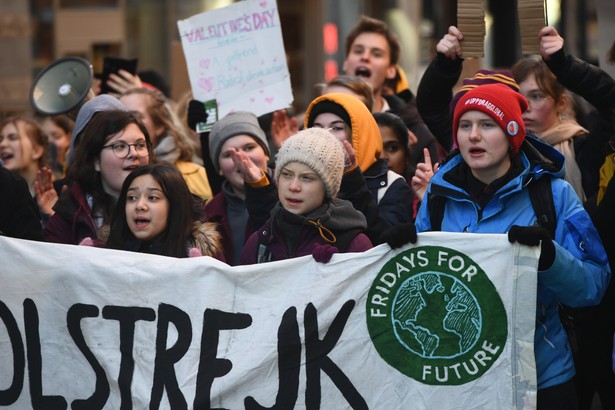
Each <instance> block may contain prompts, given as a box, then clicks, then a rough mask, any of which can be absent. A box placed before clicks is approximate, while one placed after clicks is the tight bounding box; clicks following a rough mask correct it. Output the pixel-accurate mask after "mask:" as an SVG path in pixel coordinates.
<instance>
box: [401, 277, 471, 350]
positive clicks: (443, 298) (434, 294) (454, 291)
mask: <svg viewBox="0 0 615 410" xmlns="http://www.w3.org/2000/svg"><path fill="white" fill-rule="evenodd" d="M391 313H392V314H391V319H392V322H393V329H394V332H395V335H396V337H397V340H398V341H399V343H400V344H401V345H403V346H404V347H405V348H406V349H408V350H409V351H411V352H413V353H415V354H417V355H419V356H420V357H423V358H447V359H450V358H455V357H457V356H460V355H463V354H465V353H467V352H468V351H469V350H471V349H472V348H473V347H474V346H475V345H476V343H477V342H478V340H479V337H480V333H481V327H482V317H481V310H480V306H479V304H478V301H477V300H476V298H475V296H474V295H473V294H472V292H471V291H470V290H469V289H468V288H467V287H466V286H465V285H464V284H463V283H462V282H461V281H460V280H459V279H457V278H455V277H453V276H451V275H448V274H444V273H441V272H423V273H420V274H418V275H416V276H413V277H411V278H409V279H407V280H406V281H404V282H403V283H402V284H401V286H400V287H399V289H398V291H397V294H396V295H395V298H394V300H393V310H392V312H391Z"/></svg>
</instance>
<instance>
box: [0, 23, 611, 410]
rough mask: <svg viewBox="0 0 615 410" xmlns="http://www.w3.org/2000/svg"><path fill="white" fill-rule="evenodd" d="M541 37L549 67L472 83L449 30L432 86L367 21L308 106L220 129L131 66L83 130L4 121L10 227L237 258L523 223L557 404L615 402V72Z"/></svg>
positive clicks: (86, 107) (74, 124)
mask: <svg viewBox="0 0 615 410" xmlns="http://www.w3.org/2000/svg"><path fill="white" fill-rule="evenodd" d="M536 36H537V38H538V39H539V41H540V57H539V58H529V57H527V58H523V59H521V60H519V61H518V62H517V63H516V64H514V65H513V66H512V67H510V68H509V69H508V70H501V71H492V70H489V69H481V70H479V71H477V72H476V73H474V74H473V75H472V76H471V77H468V78H463V79H462V78H460V76H461V72H462V65H463V61H464V56H463V33H462V32H461V31H460V30H459V29H457V28H456V27H450V28H449V29H448V31H447V33H445V34H444V35H443V37H442V38H441V40H440V41H439V42H438V44H437V46H436V51H437V53H436V55H435V57H434V59H433V60H432V62H431V63H430V65H429V66H428V68H427V70H426V71H425V73H424V75H423V76H422V78H421V81H420V84H419V85H418V91H417V93H416V95H414V94H413V93H412V91H410V89H409V87H408V84H407V82H406V80H405V78H406V77H405V73H404V72H403V70H402V69H401V67H399V65H398V61H399V57H400V50H401V47H400V44H399V41H398V39H397V37H396V36H395V34H394V33H393V32H392V31H391V30H390V29H389V27H388V26H387V25H386V24H385V23H384V22H382V21H380V20H376V19H373V18H369V17H362V18H361V20H360V21H359V22H358V23H357V25H356V26H355V27H354V28H353V30H352V31H351V32H350V33H349V34H348V36H347V38H346V47H345V51H346V58H345V61H344V65H343V69H344V75H340V76H338V77H336V78H334V79H332V80H331V81H329V82H328V83H326V84H322V87H321V88H322V95H320V96H319V97H317V98H315V99H314V100H313V101H312V102H311V103H310V104H309V107H308V108H307V111H306V112H305V113H304V114H302V117H300V116H294V115H292V111H291V110H290V109H289V110H281V111H277V112H275V113H270V114H268V115H265V116H262V117H260V118H259V117H257V116H256V115H255V114H254V113H252V112H247V111H237V112H232V113H230V114H228V115H226V116H225V117H223V118H221V119H219V120H218V121H217V122H216V123H215V124H214V125H213V128H212V130H211V132H206V133H202V134H201V135H198V134H197V133H196V132H195V131H194V127H195V124H196V123H198V122H202V121H205V120H206V119H207V114H206V111H205V109H204V106H203V104H202V102H199V101H195V100H192V101H190V102H189V103H187V102H186V101H184V103H183V104H177V103H176V102H174V101H172V100H170V99H169V97H168V96H167V95H168V87H166V85H164V84H161V85H158V86H157V85H156V84H148V83H146V82H145V81H144V80H143V79H142V78H139V76H138V75H131V74H129V73H127V72H122V71H120V73H119V74H118V75H114V76H112V77H111V80H110V82H109V84H108V85H109V87H110V88H111V89H112V90H114V91H115V93H114V94H113V95H110V94H103V95H98V96H96V97H94V98H92V99H90V100H88V101H87V102H85V103H84V104H83V106H82V107H81V108H80V110H79V112H78V114H77V117H76V119H75V121H72V120H71V119H70V118H68V116H67V115H59V116H41V115H33V116H30V115H27V114H23V115H18V116H10V117H7V118H3V119H2V121H1V122H0V160H1V162H2V165H1V166H0V190H1V193H2V198H3V199H2V201H0V202H1V203H0V206H1V212H0V234H2V235H6V236H13V237H16V238H21V239H30V240H38V241H41V240H44V241H48V242H59V243H65V244H72V245H82V246H96V247H106V248H112V249H121V250H125V251H133V252H144V253H155V254H160V255H166V256H172V257H204V256H209V257H214V258H217V259H219V260H221V261H223V262H226V263H227V264H229V265H239V264H253V263H266V262H268V261H273V260H280V259H287V258H294V257H299V256H305V255H312V256H313V257H314V259H316V261H318V262H322V263H327V262H328V261H329V260H330V259H331V258H332V256H333V255H334V254H335V253H337V252H362V251H366V250H368V249H370V248H371V247H373V246H376V245H379V244H384V243H386V244H388V245H389V246H391V247H393V248H397V247H400V246H403V245H405V244H407V243H415V242H416V240H417V232H423V231H430V230H431V231H447V232H468V233H499V234H507V235H508V238H509V240H510V242H519V243H522V244H525V245H530V246H540V248H541V254H540V260H539V266H538V271H539V272H538V295H537V300H536V303H537V318H536V321H537V324H536V332H535V356H536V362H537V376H538V389H539V390H538V407H539V408H540V409H589V408H590V407H591V405H592V401H593V400H594V397H595V396H596V395H597V396H598V397H599V400H600V402H601V404H602V406H603V408H605V409H606V408H615V374H614V373H613V369H612V360H611V354H612V352H613V335H614V332H615V315H613V313H612V312H613V311H614V309H613V308H614V307H615V306H614V305H615V295H613V286H612V285H610V272H611V269H610V266H613V262H614V260H615V259H614V258H615V244H614V241H613V236H614V235H615V221H614V219H615V212H613V209H615V204H613V202H615V183H614V182H613V178H612V177H613V172H614V171H615V162H614V161H615V138H614V137H613V136H612V135H613V132H614V131H615V80H613V79H612V78H611V77H609V75H608V74H606V73H605V72H604V71H603V70H601V69H600V68H599V67H596V66H593V65H591V64H589V63H587V62H584V61H581V60H579V59H577V58H575V57H573V56H571V55H568V54H566V52H565V48H564V40H563V38H562V37H561V36H560V35H559V34H558V33H557V31H556V30H555V29H554V28H553V27H544V28H543V29H542V30H541V31H540V32H539V33H536ZM581 98H582V100H581V101H582V105H581V106H582V107H584V109H579V104H574V103H575V101H579V100H580V99H581ZM275 153H277V155H276V154H275ZM533 186H540V189H541V190H542V191H543V194H546V195H548V196H549V197H550V198H551V199H552V208H553V209H552V210H551V211H552V212H551V214H550V215H549V217H548V218H541V216H542V215H540V212H538V210H537V209H536V206H535V205H534V203H533V202H532V201H533V200H532V195H534V194H533V193H532V189H533V188H532V187H533ZM544 219H546V221H545V220H544ZM553 219H554V220H553Z"/></svg>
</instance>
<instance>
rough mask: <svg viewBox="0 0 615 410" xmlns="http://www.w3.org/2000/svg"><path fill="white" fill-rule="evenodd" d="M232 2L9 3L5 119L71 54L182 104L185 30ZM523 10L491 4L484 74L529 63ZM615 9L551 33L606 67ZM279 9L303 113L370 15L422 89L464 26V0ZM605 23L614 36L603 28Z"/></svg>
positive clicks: (564, 19)
mask: <svg viewBox="0 0 615 410" xmlns="http://www.w3.org/2000/svg"><path fill="white" fill-rule="evenodd" d="M540 1H541V2H542V0H540ZM232 2H233V1H232V0H28V1H23V0H2V2H1V3H0V56H1V57H0V61H1V62H0V112H9V111H21V110H26V109H29V108H30V107H29V100H28V91H29V88H30V84H31V82H32V79H33V78H34V77H35V75H36V74H37V72H39V71H40V70H41V69H43V68H44V67H45V66H46V65H47V64H49V63H51V62H52V61H54V60H55V59H58V58H60V57H64V56H68V55H75V56H81V57H84V58H86V59H88V60H89V61H90V62H91V63H92V65H93V68H94V71H95V72H96V73H98V72H101V71H102V62H103V59H104V57H105V56H120V57H125V58H138V60H139V70H145V69H150V70H154V71H156V72H158V73H160V74H161V75H162V76H164V77H165V78H166V79H167V80H168V83H169V84H170V88H171V97H172V98H173V99H178V98H179V97H180V96H181V95H182V94H184V93H185V92H186V91H188V90H189V88H190V85H189V81H188V75H187V71H186V67H185V62H184V57H183V53H182V49H181V43H180V40H179V35H178V29H177V21H178V20H181V19H186V18H188V17H191V16H193V15H195V14H198V13H202V12H204V11H208V10H212V9H215V8H219V7H223V6H226V5H228V4H230V3H232ZM515 3H516V2H514V1H501V0H486V6H485V7H486V10H487V17H486V24H487V28H488V35H487V40H486V46H485V47H486V49H485V57H484V59H482V60H477V61H475V62H473V64H474V65H475V66H476V69H477V68H478V66H485V67H491V68H493V67H498V68H503V67H508V66H510V65H512V64H513V63H514V62H515V61H516V59H517V58H519V57H520V56H521V52H520V45H519V33H518V31H519V30H518V28H517V25H516V18H511V16H515V15H516V6H515ZM614 3H615V2H612V1H611V0H548V1H547V5H548V14H549V24H550V25H554V26H555V27H556V28H557V29H558V31H560V33H561V34H562V35H563V37H564V38H565V39H566V49H567V51H568V52H570V53H572V54H574V55H576V56H578V57H580V58H582V59H585V60H588V61H590V62H592V63H595V64H598V63H599V62H601V63H603V56H604V54H605V50H606V49H607V48H608V47H609V46H610V44H611V43H612V42H613V40H614V39H615V34H614V33H613V31H612V30H615V28H608V27H607V26H615V25H614V24H612V23H613V21H615V12H613V10H612V9H613V8H615V6H613V5H612V4H614ZM277 4H278V9H279V14H280V20H281V23H282V32H283V36H284V43H285V49H286V55H287V58H288V65H289V70H290V73H291V81H292V85H293V92H294V96H295V106H296V107H295V108H297V109H298V110H303V109H304V108H305V107H306V105H307V103H308V102H309V101H310V100H311V99H312V98H313V97H315V96H316V93H317V91H316V88H315V84H317V83H320V82H322V81H324V80H326V79H327V78H330V77H332V76H334V75H335V74H337V73H338V71H341V65H342V61H343V58H344V38H345V36H346V34H347V33H348V31H349V30H350V29H351V28H352V27H353V26H354V24H355V23H356V21H357V19H358V18H359V17H360V16H361V15H362V14H366V15H369V16H372V17H376V18H380V19H383V20H386V21H387V22H388V23H389V24H390V25H391V26H392V27H393V28H394V30H395V31H396V32H397V34H398V35H399V36H400V39H401V42H402V46H403V50H402V61H401V65H402V67H403V68H404V69H405V71H406V73H407V74H408V77H409V80H410V86H411V88H412V89H413V90H416V86H417V85H418V81H419V79H420V75H421V74H422V72H423V70H424V68H425V66H426V65H427V64H428V63H429V61H430V59H431V58H432V57H433V53H434V48H435V44H436V43H437V41H438V39H440V38H441V37H442V35H443V34H444V33H445V32H446V30H447V28H448V26H450V25H452V24H456V10H457V2H456V1H455V0H277ZM597 10H600V13H598V12H597ZM600 18H602V19H603V24H601V25H600V27H603V28H604V29H599V24H598V23H599V19H600ZM604 21H606V22H607V23H611V24H604ZM609 30H610V31H609ZM601 38H602V43H603V44H600V39H601ZM609 40H610V41H609ZM607 42H608V44H606V43H607ZM601 50H603V51H601Z"/></svg>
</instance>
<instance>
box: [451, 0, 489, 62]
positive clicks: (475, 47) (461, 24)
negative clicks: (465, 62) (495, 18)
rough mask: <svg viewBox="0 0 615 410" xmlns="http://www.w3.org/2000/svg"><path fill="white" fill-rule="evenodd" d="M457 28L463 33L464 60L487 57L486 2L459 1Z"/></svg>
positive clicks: (475, 0)
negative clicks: (485, 48) (485, 45)
mask: <svg viewBox="0 0 615 410" xmlns="http://www.w3.org/2000/svg"><path fill="white" fill-rule="evenodd" d="M457 28H458V29H459V30H460V31H461V32H462V33H463V42H462V43H461V47H462V48H463V56H464V58H472V57H474V58H480V57H483V56H484V55H485V50H484V43H485V2H484V0H458V1H457Z"/></svg>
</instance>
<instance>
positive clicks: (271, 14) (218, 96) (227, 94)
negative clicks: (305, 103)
mask: <svg viewBox="0 0 615 410" xmlns="http://www.w3.org/2000/svg"><path fill="white" fill-rule="evenodd" d="M177 26H178V27H179V34H180V37H181V41H182V47H183V49H184V55H185V57H186V63H187V65H188V75H189V77H190V84H191V87H192V93H193V96H194V98H195V99H197V100H199V101H208V100H213V99H215V100H216V101H217V102H218V111H219V116H220V117H222V116H224V115H226V114H228V113H229V112H232V111H250V112H253V113H254V114H256V115H262V114H265V113H268V112H272V111H275V110H277V109H282V108H287V107H288V106H289V105H290V104H291V103H292V101H293V96H292V90H291V84H290V74H289V72H288V67H287V65H286V54H285V51H284V42H283V40H282V30H281V26H280V17H279V15H278V8H277V4H276V1H275V0H245V1H240V2H237V3H234V4H232V5H230V6H227V7H224V8H220V9H216V10H212V11H209V12H205V13H202V14H198V15H196V16H193V17H190V18H189V19H186V20H180V21H178V22H177Z"/></svg>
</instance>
